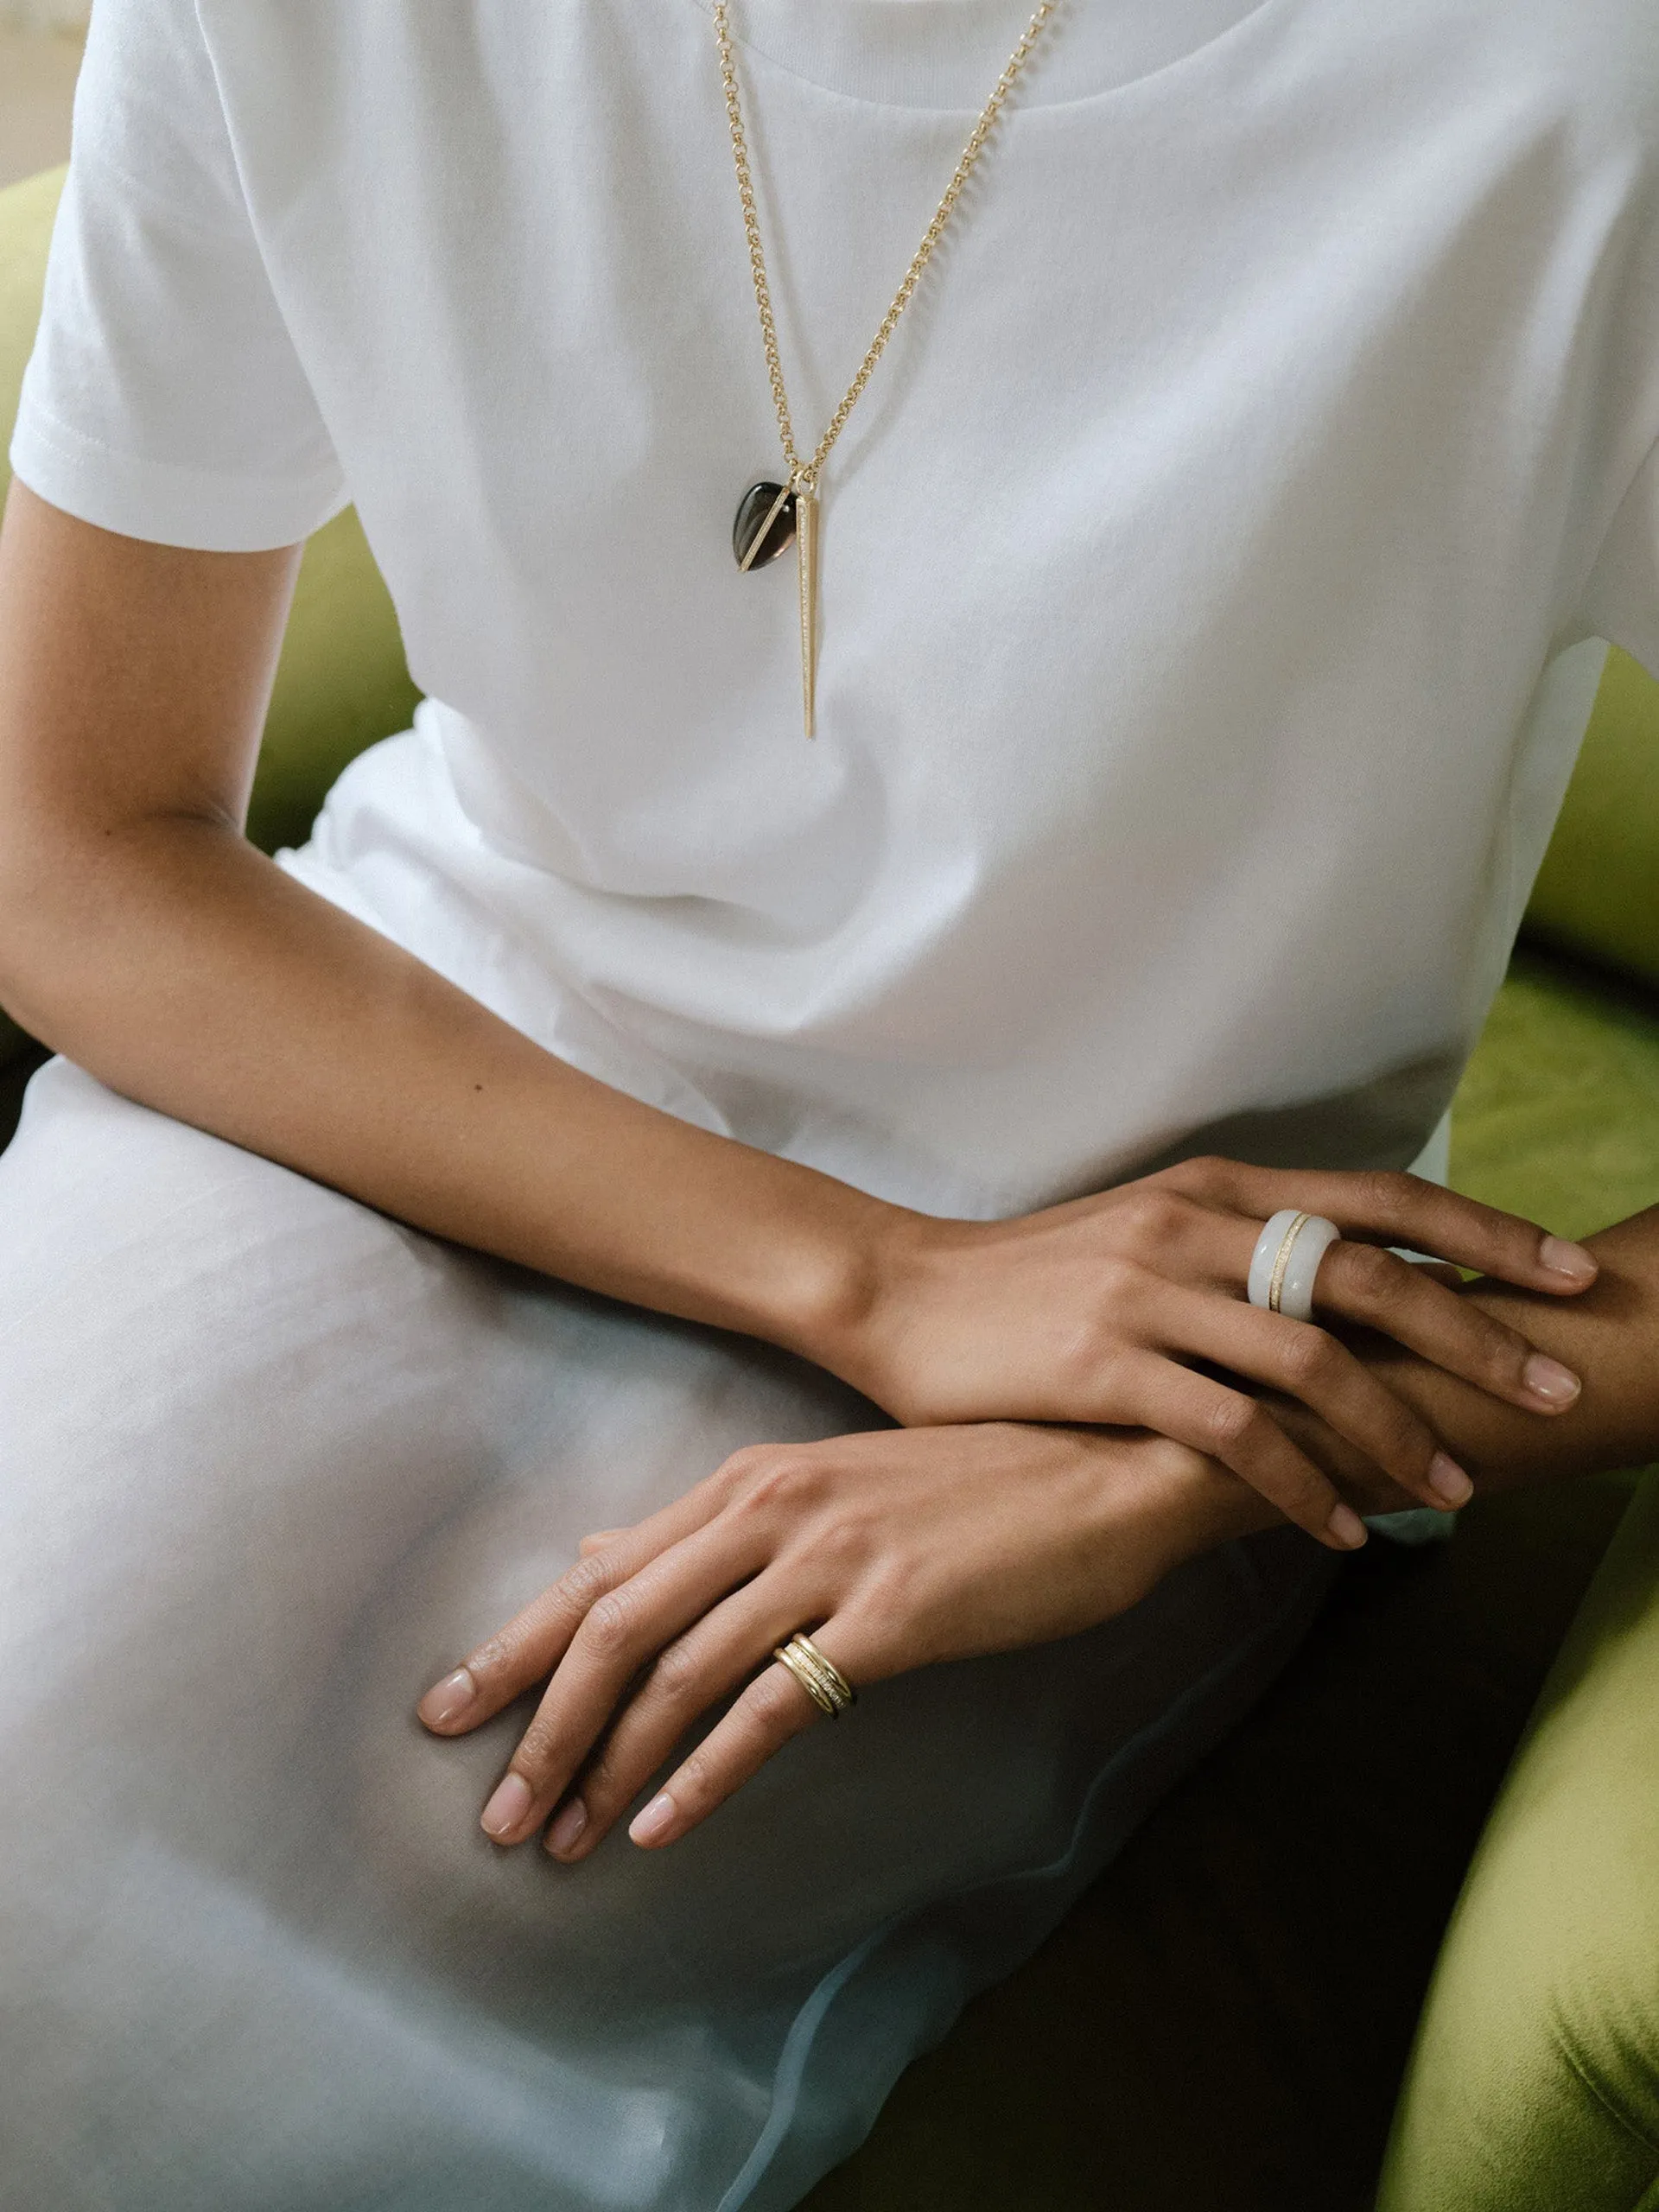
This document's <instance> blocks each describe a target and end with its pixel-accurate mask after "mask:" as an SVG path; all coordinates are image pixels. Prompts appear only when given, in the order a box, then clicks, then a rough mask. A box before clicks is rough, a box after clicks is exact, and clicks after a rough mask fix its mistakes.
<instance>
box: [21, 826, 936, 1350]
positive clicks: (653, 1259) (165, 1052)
mask: <svg viewBox="0 0 1659 2212" xmlns="http://www.w3.org/2000/svg"><path fill="white" fill-rule="evenodd" d="M89 845H90V841H88V843H83V844H82V845H80V846H79V847H78V848H75V849H72V850H69V851H67V852H66V851H60V852H59V853H57V854H55V855H50V856H49V857H43V858H42V859H41V861H39V863H38V864H37V867H36V869H35V879H36V880H34V881H32V882H28V883H25V884H23V885H22V886H21V887H20V886H19V885H18V884H17V882H16V879H15V877H14V880H13V881H12V883H11V885H10V887H9V895H8V899H7V901H6V906H7V913H6V927H5V931H4V940H3V942H4V965H3V971H0V984H3V996H4V998H5V1001H6V1003H7V1005H8V1007H9V1009H10V1011H11V1012H12V1013H14V1014H16V1017H17V1018H18V1019H19V1020H22V1022H23V1023H24V1025H25V1026H26V1027H29V1029H30V1030H31V1031H32V1032H33V1033H35V1034H36V1035H38V1036H39V1037H41V1039H43V1040H44V1041H45V1042H46V1043H48V1044H49V1045H51V1046H54V1048H55V1049H57V1050H60V1051H61V1052H65V1053H67V1055H68V1056H69V1057H70V1058H73V1059H74V1060H76V1061H77V1062H79V1064H80V1065H83V1066H85V1067H86V1068H87V1069H88V1070H89V1071H91V1072H92V1073H93V1074H95V1075H97V1076H99V1077H100V1078H101V1079H102V1080H104V1081H105V1082H106V1083H108V1084H110V1085H111V1087H112V1088H114V1089H116V1090H120V1091H122V1092H124V1094H126V1095H127V1096H130V1097H133V1098H136V1099H137V1100H139V1101H141V1102H142V1103H144V1104H147V1105H149V1106H153V1107H155V1108H156V1109H159V1110H160V1111H162V1112H164V1113H167V1114H169V1115H171V1116H175V1118H177V1119H179V1120H181V1121H185V1122H191V1123H194V1124H195V1125H196V1126H198V1127H200V1128H205V1129H208V1130H211V1131H213V1133H215V1134H216V1135H221V1136H224V1137H226V1138H228V1139H230V1140H231V1141H233V1142H235V1143H237V1144H240V1145H243V1146H245V1147H248V1148H249V1149H250V1150H252V1151H255V1152H258V1153H262V1154H265V1155H267V1156H268V1157H270V1158H271V1159H274V1160H279V1161H282V1162H283V1163H284V1164H286V1165H287V1166H291V1167H294V1168H296V1169H298V1170H299V1171H300V1172H301V1173H304V1174H307V1175H308V1176H311V1177H313V1178H314V1179H317V1180H319V1181H321V1182H324V1183H327V1184H330V1185H333V1186H334V1187H335V1188H337V1189H339V1190H341V1191H344V1192H348V1193H350V1194H351V1195H352V1196H353V1197H354V1198H360V1199H362V1200H364V1201H365V1202H366V1203H367V1204H369V1205H372V1206H375V1207H377V1208H378V1209H379V1210H381V1211H384V1212H386V1213H389V1214H391V1215H394V1216H396V1217H397V1218H399V1219H401V1220H404V1221H408V1222H410V1223H412V1224H415V1225H416V1226H417V1227H419V1228H422V1229H424V1230H429V1231H432V1232H434V1233H435V1234H436V1235H438V1236H444V1237H447V1238H450V1239H453V1240H454V1241H456V1242H458V1243H464V1244H468V1245H472V1246H474V1247H477V1248H479V1249H482V1250H484V1251H487V1252H492V1253H494V1254H497V1255H500V1256H501V1257H503V1258H505V1259H509V1260H512V1261H516V1262H520V1263H522V1264H524V1265H525V1266H528V1267H531V1268H537V1269H539V1270H542V1271H544V1272H546V1273H548V1274H555V1275H558V1276H562V1277H564V1278H565V1279H567V1280H569V1281H573V1282H576V1283H580V1284H582V1285H583V1286H585V1287H588V1288H591V1289H594V1290H598V1291H601V1292H604V1293H607V1294H610V1295H612V1296H615V1297H619V1298H624V1299H627V1300H632V1301H634V1302H636V1303H639V1304H641V1305H645V1306H652V1307H655V1308H657V1309H658V1310H659V1311H662V1312H664V1313H674V1314H678V1315H681V1316H683V1317H684V1318H686V1319H695V1320H700V1321H705V1322H710V1323H713V1324H715V1325H718V1326H721V1327H726V1328H731V1329H734V1330H740V1331H743V1332H747V1333H750V1334H753V1335H756V1336H760V1337H762V1338H767V1339H769V1340H771V1341H773V1342H777V1343H779V1344H785V1345H787V1346H790V1347H791V1348H793V1349H798V1350H806V1349H808V1348H809V1346H810V1345H815V1344H817V1343H818V1342H820V1341H821V1340H824V1339H827V1338H829V1337H831V1336H832V1335H833V1334H834V1333H835V1327H836V1322H837V1319H838V1316H839V1314H840V1313H841V1311H842V1309H844V1308H847V1307H849V1306H855V1304H856V1302H857V1300H858V1299H859V1297H860V1294H861V1291H860V1280H859V1277H860V1268H861V1255H862V1254H863V1253H864V1252H865V1251H866V1249H868V1246H869V1244H870V1243H871V1241H872V1238H873V1237H874V1234H875V1231H876V1230H877V1228H878V1226H879V1225H880V1224H881V1223H883V1222H884V1221H885V1220H887V1218H888V1217H892V1216H893V1214H894V1213H895V1211H896V1210H894V1209H893V1208H889V1207H887V1206H884V1205H881V1204H880V1202H878V1201H877V1200H874V1199H873V1198H868V1197H867V1196H866V1195H865V1194H863V1193H861V1192H857V1191H855V1190H853V1189H851V1188H850V1187H849V1186H848V1185H845V1184H842V1183H839V1182H836V1181H835V1180H833V1179H831V1178H829V1177H828V1176H824V1175H821V1174H817V1173H814V1172H813V1171H811V1170H810V1169H808V1168H805V1167H801V1166H796V1165H794V1164H792V1163H790V1162H787V1161H784V1160H778V1159H776V1158H774V1157H772V1155H771V1154H767V1153H765V1152H760V1151H757V1150H755V1149H753V1148H752V1147H748V1146H745V1145H741V1144H738V1143H735V1142H734V1141H731V1140H730V1139H728V1138H724V1137H721V1136H717V1135H713V1134H711V1133H709V1132H707V1131H704V1130H701V1129H698V1128H695V1127H693V1126H692V1125H690V1123H687V1122H682V1121H680V1120H678V1119H677V1118H676V1117H675V1116H671V1115H669V1114H666V1113H663V1112H660V1111H658V1110H657V1109H654V1108H652V1107H650V1106H646V1105H644V1104H641V1103H639V1102H638V1101H636V1100H634V1099H632V1098H631V1097H629V1096H626V1094H624V1093H622V1092H620V1091H618V1090H613V1089H612V1088H611V1087H610V1086H609V1085H607V1084H602V1083H600V1082H598V1081H596V1080H594V1079H593V1078H592V1077H588V1076H585V1075H583V1074H582V1073H580V1072H579V1071H576V1070H574V1069H572V1068H570V1067H569V1066H568V1065H566V1064H564V1063H563V1062H562V1061H560V1060H559V1059H557V1058H555V1057H554V1056H553V1055H552V1054H550V1053H549V1052H544V1051H543V1050H542V1049H541V1048H540V1047H539V1046H536V1045H535V1044H533V1043H531V1041H530V1040H529V1039H526V1038H524V1036H523V1035H521V1034H520V1033H518V1031H516V1030H514V1029H513V1028H512V1027H511V1026H510V1025H509V1024H507V1023H506V1022H505V1021H503V1020H499V1018H498V1017H497V1016H495V1015H494V1014H491V1013H490V1012H488V1011H487V1010H486V1008H485V1007H481V1006H480V1005H479V1004H478V1003H477V1002H476V1001H474V1000H473V999H471V998H469V997H468V996H467V995H466V994H464V993H463V992H461V990H459V989H457V988H454V986H452V985H450V984H449V983H448V982H445V981H444V980H443V979H442V977H440V976H437V975H435V973H434V972H433V971H432V970H431V969H429V968H428V967H426V966H425V965H423V963H421V962H419V961H417V960H416V959H415V958H413V957H411V956H410V954H408V953H407V952H405V951H404V950H402V949H401V948H400V947H398V946H397V945H395V944H391V942H390V941H389V940H387V939H386V938H383V937H381V936H380V935H379V934H378V932H377V931H373V930H372V929H370V928H368V927H367V926H365V925H363V924H362V923H360V922H359V921H357V920H356V919H355V918H353V917H351V916H349V915H347V914H346V913H344V912H340V910H338V909H336V908H335V907H334V906H330V905H329V904H328V903H327V901H326V900H324V899H321V898H320V897H318V896H317V895H316V894H315V893H312V892H311V891H309V890H308V889H307V888H306V887H303V886H302V885H301V884H299V883H297V882H296V881H295V880H293V879H292V878H291V877H289V876H288V875H286V874H284V873H283V871H282V870H280V869H279V868H277V867H276V866H275V865H274V863H272V862H271V861H267V860H266V859H264V856H263V855H260V854H259V853H257V851H255V850H254V849H252V848H251V846H249V845H248V844H247V843H246V842H245V841H244V840H243V839H242V838H241V837H240V836H238V835H237V834H236V832H235V831H234V829H232V828H231V827H230V826H229V825H228V824H219V823H214V822H213V821H211V820H207V819H177V818H173V819H159V820H155V821H151V822H147V823H140V824H138V825H136V826H131V827H124V828H121V829H118V830H111V831H109V832H107V833H106V834H105V836H103V837H101V838H100V839H99V841H98V842H97V845H96V848H95V849H89Z"/></svg>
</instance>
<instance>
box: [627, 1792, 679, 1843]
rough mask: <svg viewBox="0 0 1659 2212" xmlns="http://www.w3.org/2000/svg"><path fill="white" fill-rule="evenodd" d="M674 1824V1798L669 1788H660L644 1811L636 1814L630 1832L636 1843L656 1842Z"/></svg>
mask: <svg viewBox="0 0 1659 2212" xmlns="http://www.w3.org/2000/svg"><path fill="white" fill-rule="evenodd" d="M673 1825H674V1800H673V1799H672V1798H671V1796H669V1794H668V1792H667V1790H665V1789H663V1790H659V1791H658V1794H657V1796H654V1797H653V1798H652V1801H651V1802H650V1804H649V1805H647V1806H646V1807H645V1810H644V1812H643V1813H639V1814H638V1815H635V1818H634V1821H633V1825H632V1827H630V1828H629V1830H628V1834H629V1836H630V1838H631V1839H632V1841H633V1842H635V1843H656V1842H658V1840H660V1839H661V1838H662V1837H664V1836H665V1835H666V1834H668V1831H669V1830H670V1828H671V1827H673Z"/></svg>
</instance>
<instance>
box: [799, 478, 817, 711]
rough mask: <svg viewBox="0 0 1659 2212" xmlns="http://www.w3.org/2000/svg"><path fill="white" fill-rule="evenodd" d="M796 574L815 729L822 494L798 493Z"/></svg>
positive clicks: (805, 687) (805, 689) (806, 706)
mask: <svg viewBox="0 0 1659 2212" xmlns="http://www.w3.org/2000/svg"><path fill="white" fill-rule="evenodd" d="M795 575H796V582H797V584H798V588H799V592H800V601H801V712H802V716H803V719H804V722H805V726H806V734H807V735H808V736H809V737H811V736H812V735H813V734H815V733H814V730H813V693H814V691H815V690H816V688H817V669H818V495H817V493H816V492H808V491H804V490H803V491H798V492H797V493H796V494H795Z"/></svg>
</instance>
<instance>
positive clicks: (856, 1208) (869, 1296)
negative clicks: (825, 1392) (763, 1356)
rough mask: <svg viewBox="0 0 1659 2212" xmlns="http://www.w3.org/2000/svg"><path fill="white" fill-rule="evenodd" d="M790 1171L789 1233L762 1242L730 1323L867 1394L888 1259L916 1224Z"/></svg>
mask: <svg viewBox="0 0 1659 2212" xmlns="http://www.w3.org/2000/svg"><path fill="white" fill-rule="evenodd" d="M788 1173H790V1174H791V1177H793V1176H799V1177H801V1178H803V1179H804V1180H803V1181H801V1182H800V1183H799V1185H798V1186H797V1187H795V1188H793V1189H791V1190H790V1191H788V1192H785V1206H786V1209H787V1218H788V1223H789V1227H788V1232H787V1234H785V1236H781V1237H778V1238H776V1239H772V1240H768V1245H769V1249H768V1253H767V1256H766V1259H765V1261H764V1262H762V1264H761V1265H760V1268H758V1269H757V1270H756V1273H755V1277H754V1281H753V1284H752V1287H751V1290H750V1294H749V1295H748V1297H747V1300H746V1301H745V1303H746V1311H745V1313H744V1314H743V1315H742V1317H741V1319H739V1320H738V1322H737V1323H736V1325H737V1326H738V1327H740V1328H741V1329H742V1330H743V1331H744V1332H746V1333H747V1334H749V1335H751V1336H756V1337H760V1338H764V1339H765V1341H766V1342H767V1343H768V1344H778V1345H779V1346H780V1347H781V1348H782V1349H783V1350H784V1351H791V1352H794V1353H795V1354H797V1355H798V1357H801V1358H804V1359H809V1360H810V1361H811V1362H812V1363H813V1364H814V1365H815V1366H817V1367H822V1368H823V1369H824V1370H826V1371H827V1372H828V1373H829V1374H831V1375H835V1376H839V1378H840V1379H841V1380H842V1382H845V1383H851V1384H852V1385H853V1386H854V1388H855V1389H863V1390H865V1391H866V1392H867V1393H870V1394H871V1395H874V1394H873V1393H872V1392H871V1384H872V1383H873V1382H874V1380H875V1378H876V1376H877V1373H878V1371H879V1367H880V1362H879V1361H878V1360H877V1359H876V1358H875V1357H874V1356H873V1348H874V1338H875V1335H876V1331H877V1320H876V1317H877V1314H878V1313H879V1312H881V1311H884V1310H885V1306H886V1303H887V1294H886V1285H887V1280H888V1277H889V1275H890V1273H891V1267H892V1262H891V1254H892V1251H893V1249H894V1248H895V1247H896V1246H897V1245H899V1243H901V1242H902V1241H903V1239H904V1236H905V1234H906V1229H907V1225H908V1224H910V1223H911V1222H912V1221H914V1220H917V1219H918V1218H920V1217H918V1216H913V1215H912V1214H910V1213H909V1212H908V1211H906V1208H904V1207H902V1206H898V1205H893V1204H891V1203H890V1202H889V1201H887V1199H884V1198H874V1197H873V1196H872V1195H871V1194H870V1193H869V1192H866V1191H860V1190H858V1189H856V1188H855V1187H854V1186H853V1185H851V1184H847V1183H842V1182H839V1181H837V1180H836V1179H834V1178H833V1177H830V1176H828V1175H823V1174H820V1173H818V1172H817V1170H815V1169H811V1168H804V1167H803V1168H795V1167H793V1166H791V1167H790V1168H789V1170H788Z"/></svg>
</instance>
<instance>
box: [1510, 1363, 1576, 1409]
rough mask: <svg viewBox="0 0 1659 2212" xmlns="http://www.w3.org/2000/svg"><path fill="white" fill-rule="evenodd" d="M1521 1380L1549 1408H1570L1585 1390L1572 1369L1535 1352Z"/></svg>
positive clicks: (1523, 1369)
mask: <svg viewBox="0 0 1659 2212" xmlns="http://www.w3.org/2000/svg"><path fill="white" fill-rule="evenodd" d="M1521 1379H1522V1382H1523V1383H1525V1384H1526V1386H1527V1388H1528V1389H1529V1390H1530V1391H1531V1393H1532V1395H1533V1396H1534V1397H1535V1398H1541V1399H1542V1400H1543V1402H1544V1403H1545V1404H1546V1405H1547V1406H1570V1405H1571V1404H1572V1402H1573V1399H1574V1398H1576V1397H1577V1396H1578V1395H1579V1393H1580V1390H1581V1389H1583V1388H1584V1385H1583V1383H1580V1380H1579V1378H1578V1376H1576V1375H1575V1374H1574V1373H1573V1370H1572V1369H1571V1368H1570V1367H1563V1366H1562V1365H1561V1363H1560V1360H1558V1359H1546V1358H1545V1357H1544V1355H1543V1353H1542V1352H1541V1351H1535V1352H1534V1354H1533V1355H1532V1357H1531V1358H1530V1359H1529V1361H1528V1362H1527V1363H1526V1365H1525V1367H1524V1368H1522V1370H1521Z"/></svg>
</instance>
